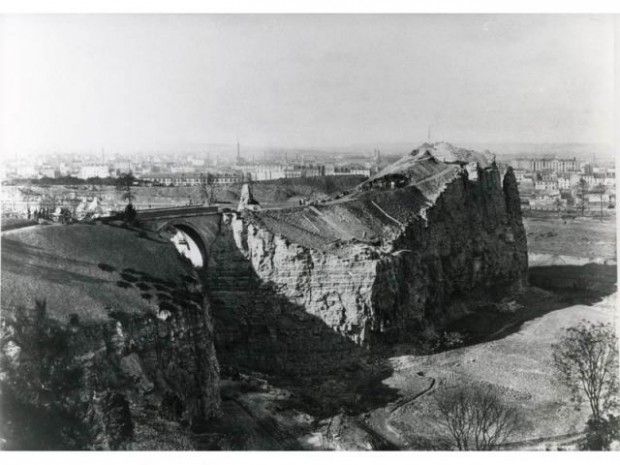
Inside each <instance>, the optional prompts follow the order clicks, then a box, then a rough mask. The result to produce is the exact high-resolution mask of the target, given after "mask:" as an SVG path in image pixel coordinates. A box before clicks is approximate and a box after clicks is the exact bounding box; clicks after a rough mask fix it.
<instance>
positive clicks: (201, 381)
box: [0, 225, 220, 450]
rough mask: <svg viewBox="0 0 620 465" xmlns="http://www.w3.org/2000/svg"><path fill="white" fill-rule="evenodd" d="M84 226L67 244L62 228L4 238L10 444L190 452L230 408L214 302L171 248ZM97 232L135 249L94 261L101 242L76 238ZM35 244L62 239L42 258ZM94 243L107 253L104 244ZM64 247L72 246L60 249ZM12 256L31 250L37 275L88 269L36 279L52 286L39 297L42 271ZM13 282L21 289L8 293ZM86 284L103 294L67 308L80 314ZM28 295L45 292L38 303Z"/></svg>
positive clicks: (4, 389) (2, 355) (2, 374)
mask: <svg viewBox="0 0 620 465" xmlns="http://www.w3.org/2000/svg"><path fill="white" fill-rule="evenodd" d="M74 228H75V229H72V230H71V231H64V232H63V231H60V232H63V233H64V234H65V235H67V236H69V235H70V234H72V235H73V236H69V237H71V238H73V239H74V240H73V241H71V242H69V243H67V242H62V240H58V239H57V238H55V237H54V236H53V234H56V233H58V229H60V228H58V229H56V228H55V229H54V230H52V229H50V230H43V229H41V230H37V231H35V232H32V233H31V234H30V236H28V235H25V236H24V237H23V238H22V239H21V240H20V241H19V242H18V241H16V240H14V243H13V242H11V241H10V240H6V239H5V238H4V237H3V256H2V258H3V280H4V279H5V278H6V279H7V280H8V282H9V283H10V284H12V285H13V286H14V287H8V286H7V288H5V287H4V286H5V284H6V283H5V282H3V302H2V303H3V307H2V315H1V319H0V323H1V331H0V402H1V403H2V405H1V409H2V412H3V415H2V418H0V421H1V422H2V424H1V425H0V426H1V428H0V429H2V430H3V432H2V435H1V436H2V438H3V439H5V440H7V446H6V447H8V448H11V449H99V450H110V449H113V450H114V449H130V450H136V449H147V450H148V449H173V450H178V449H188V448H191V447H192V445H191V442H190V441H189V439H188V438H189V436H188V433H187V428H188V427H191V426H194V425H201V424H203V423H204V422H208V421H209V420H211V419H214V418H216V417H218V416H219V414H220V395H219V367H218V362H217V359H216V355H215V349H214V345H213V325H212V320H211V307H210V304H209V301H208V299H207V298H206V297H205V294H206V293H205V292H204V289H203V285H202V284H201V283H200V281H199V276H198V274H197V270H195V269H193V268H192V266H191V265H190V264H189V263H187V262H185V261H183V260H181V259H180V258H179V257H178V256H177V254H176V251H175V250H174V248H173V246H172V244H167V243H163V244H162V243H161V242H155V241H146V240H144V239H142V240H139V239H138V238H136V237H135V233H134V234H132V233H131V232H129V231H126V230H123V229H116V228H111V227H109V228H108V227H105V226H97V227H90V228H91V229H88V228H89V227H88V226H80V225H77V226H75V227H74ZM103 228H106V229H109V230H108V231H102V229H103ZM85 233H88V234H85ZM95 233H101V236H102V237H103V236H105V238H106V239H105V240H108V238H109V240H110V242H111V243H115V242H116V243H118V244H124V245H126V246H127V247H126V249H125V253H123V252H122V251H121V252H120V253H118V256H117V251H112V252H109V251H107V252H105V259H106V263H99V265H97V261H96V260H98V259H99V258H100V257H101V252H96V251H95V252H92V253H93V255H91V256H89V255H87V253H88V251H89V250H91V249H93V247H92V244H90V243H84V244H82V242H79V241H78V240H76V238H79V237H83V238H84V241H85V242H87V241H88V240H89V239H92V237H93V236H94V234H95ZM33 237H34V239H32V238H33ZM35 240H36V242H37V243H39V244H42V243H43V244H45V243H46V242H44V241H45V240H48V241H50V242H52V241H53V242H54V243H55V244H57V246H56V248H55V249H53V248H50V247H47V249H46V250H48V251H49V252H47V253H46V254H45V255H44V256H41V257H39V256H37V257H32V256H28V255H25V254H24V253H23V251H22V247H26V246H27V245H28V244H29V243H31V242H34V241H35ZM96 244H97V246H98V247H100V248H103V245H104V244H105V242H104V239H101V238H99V240H98V241H97V242H96ZM5 245H6V246H7V247H5ZM11 246H12V247H13V249H11ZM62 246H67V248H68V250H67V251H62V252H60V251H59V249H60V248H61V247H62ZM82 247H83V250H82V249H81V248H82ZM71 249H75V251H72V250H71ZM127 250H133V251H134V253H133V255H129V253H128V252H127ZM14 256H16V257H26V258H25V259H23V258H22V265H23V262H24V260H26V259H28V258H29V259H30V262H29V263H28V266H29V267H30V268H29V273H34V272H36V271H37V270H38V269H43V270H48V269H49V268H47V267H45V266H44V265H46V264H47V261H46V260H50V261H56V260H65V261H66V262H67V263H69V264H70V265H69V266H73V265H71V264H72V263H74V262H77V264H76V266H79V267H76V268H68V269H64V270H63V272H64V273H65V274H64V275H61V277H62V278H64V279H59V278H58V277H55V278H56V279H55V280H53V281H49V283H51V284H48V281H46V279H47V275H48V274H49V272H48V273H47V274H43V275H38V281H39V282H38V283H37V284H39V285H40V286H42V289H45V290H46V292H45V293H44V292H43V291H42V290H37V291H35V292H33V291H32V290H31V287H29V285H31V283H32V281H33V280H34V278H33V276H32V274H28V273H27V274H26V277H27V279H24V278H23V277H22V276H23V275H20V274H17V272H18V271H19V270H20V268H19V267H17V266H15V267H13V266H12V265H11V263H12V260H13V258H14ZM78 258H79V259H81V261H79V262H78V261H77V259H78ZM93 259H94V263H93ZM156 260H157V261H156ZM157 264H160V266H162V267H165V270H166V273H168V274H165V273H164V272H163V271H162V270H158V269H157V266H156V265H157ZM123 265H125V266H127V265H131V266H133V267H135V268H128V267H126V268H122V266H123ZM59 269H62V268H60V267H59ZM33 270H34V271H33ZM147 270H148V272H147ZM57 273H60V271H57ZM151 273H152V274H151ZM67 276H68V277H70V278H72V279H73V280H74V281H73V282H72V281H71V280H70V279H68V278H67ZM119 279H121V281H117V280H119ZM78 280H79V281H78ZM80 281H81V282H82V283H83V285H82V286H80V285H79V284H76V282H80ZM92 283H95V284H92ZM119 284H123V286H119ZM60 286H66V288H65V289H66V290H65V295H66V296H67V298H66V299H65V301H64V302H63V301H62V300H59V299H56V296H55V295H54V294H53V293H52V290H55V289H56V288H57V287H60ZM5 289H8V290H9V291H13V294H10V293H9V292H8V291H7V292H6V295H5V292H4V291H5ZM76 289H78V290H79V291H82V290H83V291H84V292H85V293H88V294H87V295H88V296H90V295H93V294H94V295H95V296H96V297H97V300H95V301H94V303H93V304H92V307H90V308H87V310H89V311H86V312H82V313H81V314H80V315H78V314H77V313H70V314H69V315H67V314H66V312H67V311H68V312H78V311H79V310H81V306H79V305H77V304H76V302H79V301H80V300H79V299H80V298H82V297H81V296H80V295H79V294H78V292H76V291H75V290H76ZM95 293H96V294H95ZM29 294H34V295H35V296H46V297H47V298H46V299H45V298H44V299H41V298H37V300H35V305H34V306H33V305H30V304H29V303H28V295H29ZM106 298H111V300H108V301H106V300H105V299H106ZM13 302H17V303H19V302H23V304H17V305H16V304H14V303H13ZM95 304H97V305H101V307H103V308H101V309H99V308H97V309H95V308H94V305H95ZM106 304H107V305H106ZM104 305H105V306H104ZM7 419H8V421H5V420H7Z"/></svg>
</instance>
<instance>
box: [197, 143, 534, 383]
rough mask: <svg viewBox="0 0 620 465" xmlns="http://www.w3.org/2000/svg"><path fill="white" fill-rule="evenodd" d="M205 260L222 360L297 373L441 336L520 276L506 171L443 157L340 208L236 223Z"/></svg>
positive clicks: (514, 201)
mask: <svg viewBox="0 0 620 465" xmlns="http://www.w3.org/2000/svg"><path fill="white" fill-rule="evenodd" d="M212 258H213V261H214V263H213V264H212V265H211V268H210V269H209V273H208V274H209V278H208V288H209V293H210V295H211V297H212V302H213V306H214V314H215V316H216V321H217V322H218V328H219V329H218V330H217V331H216V340H217V349H218V357H220V358H221V359H222V360H223V361H224V362H225V363H233V364H238V365H241V366H248V367H253V368H256V369H263V370H267V371H270V370H271V371H273V370H283V369H284V370H289V371H292V372H296V373H297V372H302V373H303V372H311V371H316V370H328V369H334V370H338V369H341V367H342V366H343V364H347V363H351V362H353V361H354V360H356V359H359V357H357V356H358V355H359V348H360V346H372V345H374V344H377V343H383V342H386V343H393V342H397V341H411V340H415V339H416V338H417V337H419V335H420V334H421V332H423V331H425V330H426V329H427V328H429V327H432V328H433V330H435V329H441V328H442V327H445V325H446V324H447V323H448V322H450V321H451V320H454V319H455V318H457V317H458V316H461V315H463V314H465V313H467V312H471V311H473V309H474V308H475V305H474V303H475V302H479V301H485V300H490V299H494V298H495V299H499V298H501V297H503V296H506V295H508V294H510V293H511V292H513V291H515V290H518V289H519V288H520V286H521V285H522V284H524V283H525V281H526V274H527V246H526V237H525V232H524V229H523V225H522V222H521V211H520V201H519V195H518V191H517V184H516V181H515V178H514V175H513V172H512V170H511V169H510V168H508V167H500V166H498V165H497V164H496V163H495V162H494V161H491V160H489V159H488V156H487V155H486V154H480V153H476V152H471V151H467V150H463V149H455V148H454V147H452V146H449V145H447V144H436V145H424V146H422V147H420V148H419V149H417V150H414V151H413V152H412V153H411V154H410V155H408V156H406V157H404V158H403V159H402V160H400V161H399V162H397V163H396V164H394V165H392V166H390V167H388V168H386V169H385V170H383V171H382V172H380V173H378V174H377V175H376V176H374V177H372V178H371V179H369V180H368V181H366V182H365V183H363V184H362V185H360V186H359V188H358V189H356V190H355V192H353V193H351V194H349V195H347V196H345V197H343V198H342V199H339V200H337V201H333V202H330V203H325V204H317V205H311V206H305V207H299V208H291V209H282V210H266V211H262V212H243V213H240V214H233V215H231V216H229V218H228V219H227V220H226V221H225V224H224V225H222V231H221V234H220V236H219V237H218V240H217V241H216V243H215V245H214V249H213V251H212ZM356 357H357V358H356Z"/></svg>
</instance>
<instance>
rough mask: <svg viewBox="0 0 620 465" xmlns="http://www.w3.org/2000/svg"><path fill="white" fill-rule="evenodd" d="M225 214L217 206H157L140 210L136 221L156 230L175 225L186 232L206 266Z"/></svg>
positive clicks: (148, 228) (146, 227) (159, 230)
mask: <svg viewBox="0 0 620 465" xmlns="http://www.w3.org/2000/svg"><path fill="white" fill-rule="evenodd" d="M224 214H225V213H224V212H222V211H220V209H219V208H218V207H216V206H209V207H171V208H156V209H149V210H138V213H137V216H136V221H137V222H138V224H139V225H140V227H142V228H144V229H147V230H150V231H154V232H161V231H164V230H166V229H167V228H169V227H173V228H175V229H177V230H179V231H182V232H183V233H185V234H186V235H187V236H189V237H190V238H191V239H192V241H193V242H195V243H196V245H197V246H198V248H199V250H200V254H201V255H202V261H203V263H204V267H205V268H206V267H208V263H209V260H210V259H211V257H212V254H211V247H212V245H213V243H214V242H215V239H216V237H217V235H218V233H219V230H220V223H221V221H222V216H223V215H224Z"/></svg>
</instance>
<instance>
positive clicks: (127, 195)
mask: <svg viewBox="0 0 620 465" xmlns="http://www.w3.org/2000/svg"><path fill="white" fill-rule="evenodd" d="M135 180H136V178H135V177H134V176H133V175H132V174H131V173H124V174H121V175H120V176H119V177H118V179H117V180H116V189H117V190H119V191H120V192H121V199H123V200H126V201H127V203H128V204H131V203H132V202H133V200H134V198H135V194H134V193H133V191H132V190H131V187H132V186H133V183H134V181H135Z"/></svg>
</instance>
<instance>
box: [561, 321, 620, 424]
mask: <svg viewBox="0 0 620 465" xmlns="http://www.w3.org/2000/svg"><path fill="white" fill-rule="evenodd" d="M553 367H554V369H555V372H556V375H557V377H558V379H559V380H560V382H562V383H563V384H564V385H566V386H567V387H568V388H569V389H570V390H571V393H572V394H573V399H574V400H575V401H577V402H581V401H583V396H584V395H585V397H586V398H587V400H588V403H589V405H590V410H591V411H592V418H593V419H594V420H595V421H600V420H601V419H602V418H603V415H604V414H605V412H607V411H609V409H611V408H613V407H615V406H617V405H618V394H619V393H618V338H617V336H616V333H615V331H614V328H613V326H612V325H611V324H603V323H596V324H594V323H586V322H585V321H582V322H581V323H580V324H578V325H577V326H573V327H570V328H567V329H564V331H563V333H562V335H561V337H560V340H559V342H558V343H557V344H554V346H553Z"/></svg>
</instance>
